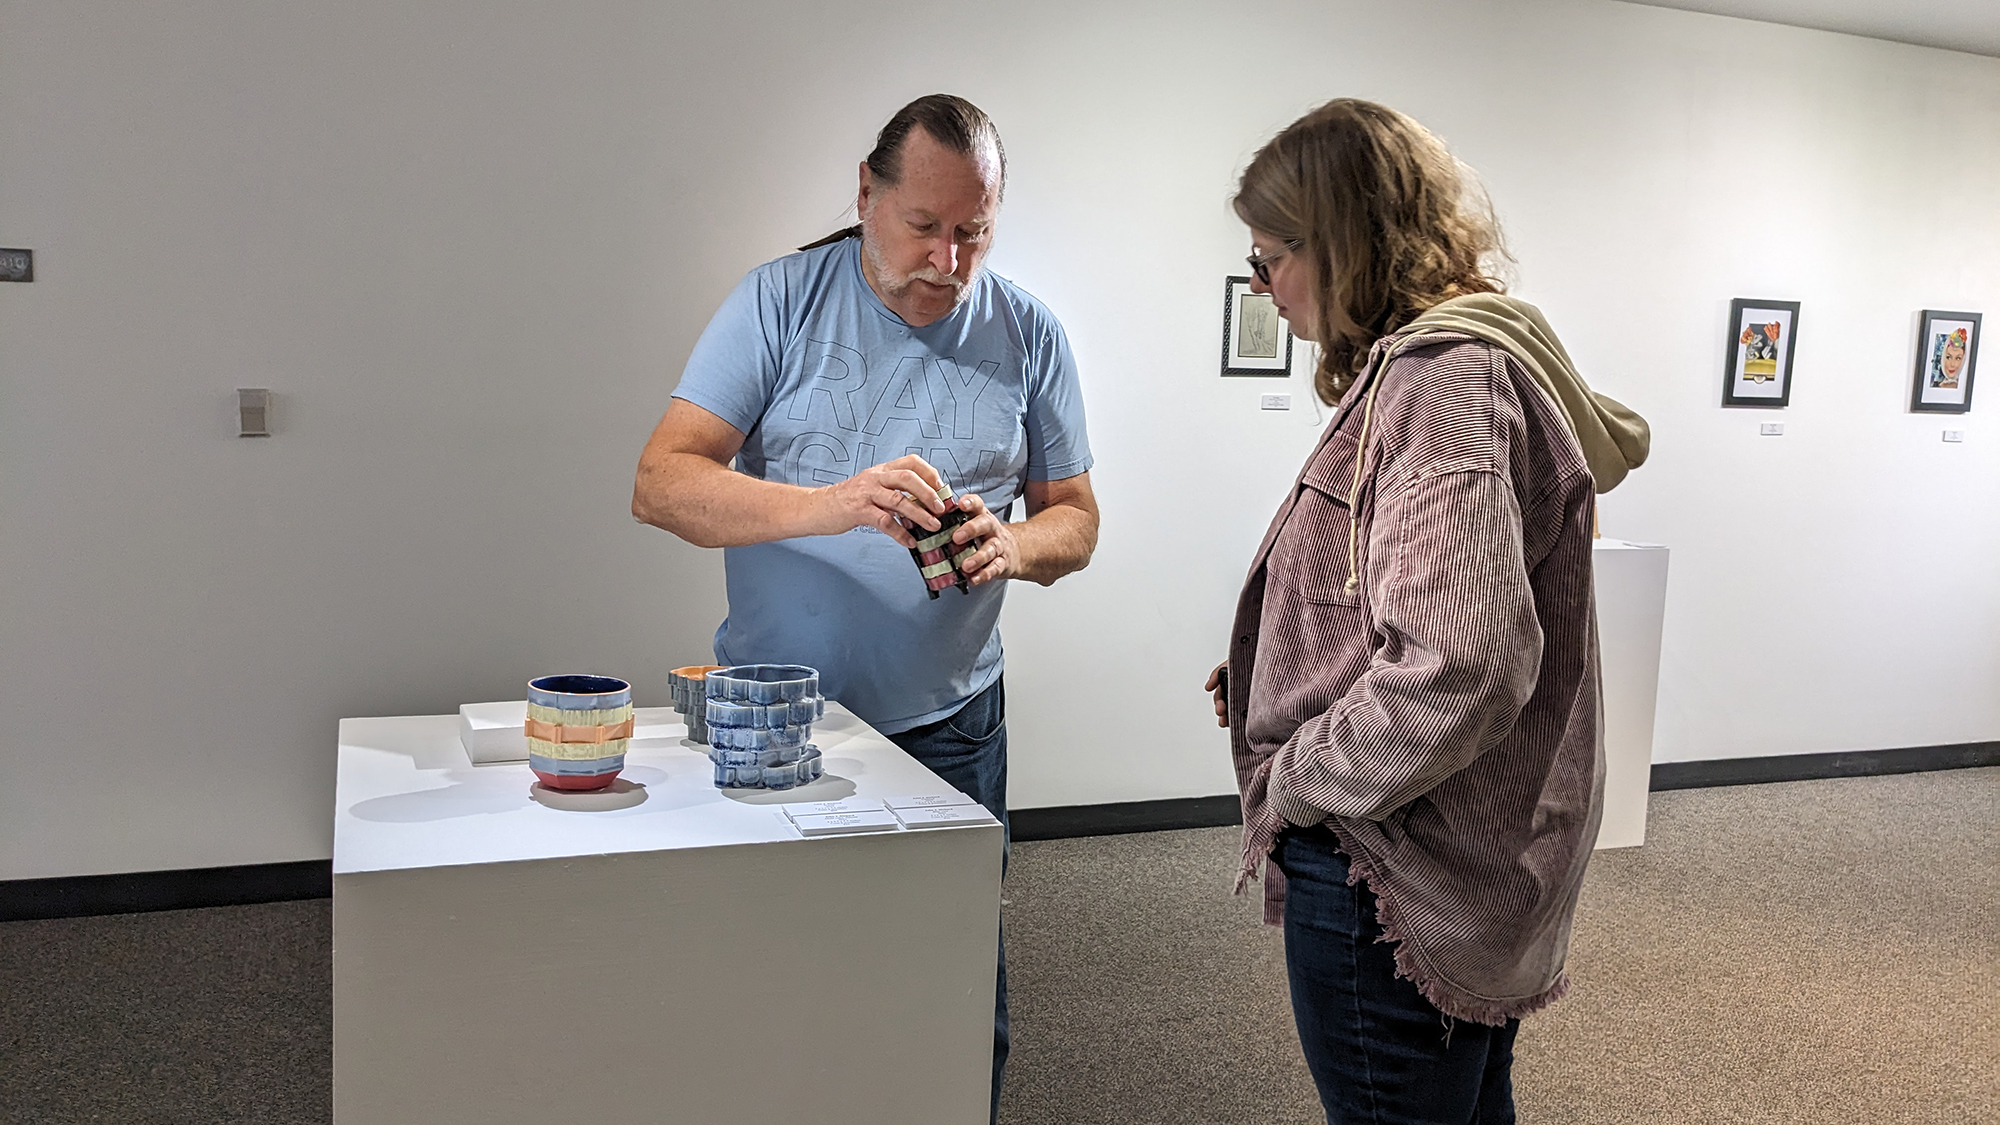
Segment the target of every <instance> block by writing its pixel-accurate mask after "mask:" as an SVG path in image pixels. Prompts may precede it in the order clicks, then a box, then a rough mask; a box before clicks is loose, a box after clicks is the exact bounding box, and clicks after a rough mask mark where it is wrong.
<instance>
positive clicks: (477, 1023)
mask: <svg viewBox="0 0 2000 1125" xmlns="http://www.w3.org/2000/svg"><path fill="white" fill-rule="evenodd" d="M638 728H639V729H638V731H637V732H636V733H637V735H638V737H637V738H635V740H634V743H633V750H632V752H631V753H630V755H629V756H628V759H627V768H626V772H625V775H624V776H623V777H622V778H621V780H620V783H619V785H618V787H617V789H616V790H614V791H613V792H609V793H602V794H571V795H562V794H550V793H548V792H546V791H544V790H541V789H539V788H538V787H535V786H534V784H533V782H534V779H533V776H532V775H531V774H530V773H529V771H528V769H527V767H526V765H525V764H515V765H488V766H474V765H472V764H471V762H470V761H469V760H468V759H467V757H466V754H465V752H464V750H463V749H462V748H461V747H460V745H459V741H458V735H459V729H458V717H457V716H455V715H441V716H425V717H416V718H395V719H349V720H345V721H343V722H342V724H341V736H340V741H341V746H340V766H339V789H338V797H337V801H336V804H337V809H336V817H335V819H336V824H335V838H334V886H333V909H334V1117H335V1121H336V1123H337V1125H374V1123H378V1122H381V1123H387V1122H397V1123H404V1122H411V1121H423V1122H426V1123H427V1125H445V1123H453V1122H465V1123H473V1122H478V1123H481V1125H487V1123H509V1122H522V1123H526V1122H549V1121H591V1122H600V1123H606V1125H611V1123H623V1122H635V1123H636V1122H648V1123H651V1122H659V1121H674V1122H686V1123H689V1125H706V1123H717V1125H720V1123H724V1122H730V1123H734V1122H744V1121H784V1120H811V1121H816V1122H843V1123H844V1122H857V1123H858V1122H880V1121H926V1122H931V1121H936V1122H946V1123H955V1122H963V1123H965V1125H974V1123H976V1122H983V1121H985V1120H986V1118H987V1113H988V1099H989V1092H990V1088H991V1077H992V1048H993V1023H992V1020H993V985H994V953H995V945H994V942H995V937H996V934H997V932H998V927H999V905H1000V895H999V888H1000V856H1001V833H1000V828H999V826H998V825H997V824H990V823H989V824H987V825H984V826H976V827H963V828H956V827H955V828H947V829H933V830H927V831H921V832H912V831H901V830H899V831H895V832H882V833H873V834H868V835H858V836H826V837H816V838H811V839H807V838H803V837H801V836H800V834H799V833H798V832H797V831H796V830H795V829H794V828H793V827H792V825H791V824H790V822H789V821H787V820H786V818H785V816H784V814H783V813H782V812H781V811H780V810H779V809H778V808H777V807H776V805H778V804H779V803H782V802H797V801H816V800H836V799H840V798H844V797H860V798H864V799H867V798H875V799H884V798H892V797H905V796H911V795H917V794H949V793H951V792H952V790H951V789H950V787H949V786H947V785H945V784H944V783H943V782H942V781H940V780H939V779H938V778H937V777H936V776H935V775H934V774H932V773H930V771H928V770H926V769H924V768H923V767H922V766H921V765H919V764H918V763H916V762H915V761H914V760H913V759H911V758H910V757H909V756H908V755H906V754H904V753H903V752H902V751H901V750H900V749H898V748H897V747H896V746H895V745H894V744H892V743H890V742H889V741H888V740H887V739H886V738H883V737H882V736H881V735H879V734H877V733H876V732H874V731H873V730H871V729H869V728H868V727H867V726H866V725H865V724H863V723H861V722H860V720H858V719H856V718H854V717H853V716H852V715H850V714H847V713H846V712H845V711H842V710H840V709H839V708H837V707H834V706H833V705H829V706H828V708H827V716H826V719H825V720H823V721H822V722H821V723H819V724H816V725H815V729H814V741H815V742H816V743H817V744H818V745H819V746H820V749H821V751H822V753H823V754H824V755H825V757H826V763H827V776H826V777H825V778H823V779H822V780H821V781H820V782H817V783H815V784H813V785H811V786H802V787H800V788H798V789H794V790H790V791H788V792H784V793H771V792H763V791H742V790H736V791H721V790H717V789H715V788H714V786H713V784H712V782H711V780H710V770H711V767H710V764H709V761H708V759H707V758H706V757H705V756H703V755H702V754H701V753H700V752H699V748H691V747H688V746H683V745H681V735H682V734H683V733H684V730H683V729H682V728H680V727H679V725H678V719H677V717H676V716H674V715H673V714H672V712H670V711H665V710H664V709H651V708H647V709H641V711H640V712H639V717H638Z"/></svg>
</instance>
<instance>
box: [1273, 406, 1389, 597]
mask: <svg viewBox="0 0 2000 1125" xmlns="http://www.w3.org/2000/svg"><path fill="white" fill-rule="evenodd" d="M1354 456H1355V441H1354V437H1353V436H1352V435H1350V434H1347V433H1344V432H1343V433H1337V434H1335V435H1334V436H1333V437H1332V438H1331V439H1329V440H1328V441H1327V443H1326V445H1325V446H1323V447H1322V448H1321V449H1320V451H1319V452H1318V453H1317V454H1316V455H1315V456H1314V457H1313V461H1312V464H1311V465H1310V466H1308V467H1307V469H1306V472H1305V475H1304V477H1303V478H1301V480H1300V482H1299V484H1300V487H1299V497H1298V500H1297V502H1295V503H1294V504H1293V505H1292V513H1291V515H1290V516H1289V517H1287V519H1286V520H1285V526H1284V528H1283V529H1282V530H1280V531H1279V532H1278V538H1277V539H1276V540H1275V541H1274V542H1273V543H1272V544H1271V558H1270V564H1269V565H1270V572H1271V577H1272V578H1273V579H1274V580H1276V581H1278V582H1280V583H1282V584H1283V585H1284V586H1286V587H1287V588H1289V589H1290V590H1292V591H1293V592H1295V593H1296V594H1298V596H1300V597H1302V598H1304V599H1305V600H1306V601H1308V602H1311V603H1313V604H1315V605H1344V606H1358V605H1360V604H1361V590H1360V587H1359V584H1358V582H1357V583H1355V584H1353V585H1350V584H1349V582H1348V579H1349V578H1350V577H1351V576H1353V571H1352V570H1350V569H1349V566H1348V558H1349V555H1348V551H1349V537H1350V536H1354V537H1355V539H1354V544H1353V549H1354V550H1355V552H1356V556H1357V561H1358V554H1359V551H1360V548H1361V546H1362V544H1361V543H1360V540H1359V532H1360V530H1361V529H1359V528H1357V527H1355V526H1354V520H1355V514H1354V511H1353V510H1352V509H1351V508H1350V507H1349V505H1348V490H1349V489H1351V488H1352V487H1353V486H1354ZM1367 492H1368V485H1367V482H1366V481H1364V482H1362V501H1363V505H1364V506H1365V502H1366V497H1367Z"/></svg>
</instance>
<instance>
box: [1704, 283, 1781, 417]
mask: <svg viewBox="0 0 2000 1125" xmlns="http://www.w3.org/2000/svg"><path fill="white" fill-rule="evenodd" d="M1798 342H1799V303H1798V302H1797V301H1754V300H1751V299H1749V298H1747V297H1738V298H1737V299H1735V300H1734V301H1731V302H1729V351H1728V357H1727V360H1726V361H1725V362H1726V366H1725V367H1724V369H1723V375H1722V405H1724V406H1788V405H1790V404H1791V401H1792V353H1793V349H1795V348H1796V347H1797V346H1798Z"/></svg>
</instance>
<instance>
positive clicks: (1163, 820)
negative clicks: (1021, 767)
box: [1007, 793, 1243, 840]
mask: <svg viewBox="0 0 2000 1125" xmlns="http://www.w3.org/2000/svg"><path fill="white" fill-rule="evenodd" d="M1007 820H1008V822H1009V827H1010V828H1011V829H1012V835H1013V838H1014V839H1016V840H1064V839H1068V838H1070V837H1073V836H1117V835H1122V834H1124V833H1126V832H1163V831H1166V830H1168V829H1173V828H1219V827H1222V826H1223V825H1228V824H1241V823H1243V804H1242V802H1241V801H1240V800H1238V798H1237V796H1236V794H1234V793H1230V794H1227V795H1225V796H1221V797H1177V798H1174V799H1172V800H1167V801H1121V802H1119V803H1117V804H1110V805H1057V806H1055V807H1053V808H1041V809H1009V810H1008V811H1007Z"/></svg>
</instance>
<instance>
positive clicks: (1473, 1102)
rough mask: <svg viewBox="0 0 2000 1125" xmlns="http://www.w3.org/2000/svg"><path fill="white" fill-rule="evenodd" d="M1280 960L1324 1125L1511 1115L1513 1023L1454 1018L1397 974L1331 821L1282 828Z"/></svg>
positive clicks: (1435, 1124) (1500, 1119)
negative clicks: (1498, 1024)
mask: <svg viewBox="0 0 2000 1125" xmlns="http://www.w3.org/2000/svg"><path fill="white" fill-rule="evenodd" d="M1271 859H1272V862H1274V863H1276V864H1277V865H1278V869H1279V870H1281V871H1283V872H1284V873H1285V969H1286V973H1287V975H1288V976H1290V977H1291V983H1292V1016H1293V1018H1294V1019H1295V1020H1296V1021H1297V1022H1298V1026H1299V1045H1300V1046H1301V1047H1303V1048H1304V1049H1305V1055H1306V1066H1307V1067H1308V1068H1309V1069H1310V1070H1311V1071H1312V1076H1313V1083H1314V1084H1315V1085H1317V1086H1318V1087H1319V1100H1320V1105H1321V1106H1323V1107H1324V1108H1325V1109H1326V1119H1327V1121H1328V1123H1329V1125H1354V1123H1357V1122H1367V1123H1368V1125H1416V1123H1418V1122H1422V1123H1424V1125H1513V1122H1514V1085H1513V1079H1512V1076H1511V1074H1510V1071H1511V1069H1512V1067H1513V1063H1514V1033H1515V1031H1516V1030H1517V1029H1518V1028H1519V1027H1520V1026H1521V1024H1520V1021H1519V1020H1509V1021H1507V1025H1506V1026H1505V1027H1488V1026H1486V1025H1485V1024H1479V1023H1472V1022H1469V1021H1466V1020H1454V1019H1451V1018H1450V1017H1448V1016H1446V1015H1445V1014H1444V1013H1442V1012H1440V1011H1438V1010H1437V1008H1436V1007H1435V1006H1433V1005H1432V1004H1431V1002H1430V1001H1428V1000H1426V999H1424V998H1423V996H1422V994H1420V993H1419V992H1418V991H1417V986H1416V985H1414V984H1412V983H1410V982H1409V981H1407V980H1402V979H1399V978H1398V977H1397V976H1396V959H1395V953H1394V952H1393V950H1392V948H1391V947H1390V946H1389V945H1388V944H1387V943H1385V942H1383V941H1382V940H1381V938H1382V927H1381V924H1380V923H1378V922H1377V921H1376V919H1375V896H1374V895H1373V894H1372V893H1370V892H1369V890H1368V888H1367V887H1366V886H1364V885H1362V884H1359V883H1357V884H1355V885H1354V886H1351V887H1350V886H1348V885H1347V857H1346V856H1345V855H1342V854H1341V852H1340V849H1339V845H1338V843H1336V841H1335V839H1334V835H1333V830H1332V829H1329V828H1327V827H1325V826H1324V825H1322V826H1320V827H1317V828H1287V829H1285V831H1284V832H1283V833H1281V834H1280V835H1279V836H1278V846H1277V848H1276V849H1275V850H1273V851H1272V853H1271Z"/></svg>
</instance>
